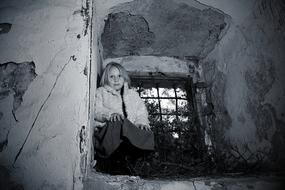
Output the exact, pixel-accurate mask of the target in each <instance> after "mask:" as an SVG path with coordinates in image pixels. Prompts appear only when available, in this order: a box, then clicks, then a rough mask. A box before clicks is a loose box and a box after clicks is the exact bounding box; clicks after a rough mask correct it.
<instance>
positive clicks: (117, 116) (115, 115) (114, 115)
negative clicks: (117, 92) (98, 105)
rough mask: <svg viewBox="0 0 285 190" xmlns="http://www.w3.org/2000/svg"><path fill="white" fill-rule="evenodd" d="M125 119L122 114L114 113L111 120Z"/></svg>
mask: <svg viewBox="0 0 285 190" xmlns="http://www.w3.org/2000/svg"><path fill="white" fill-rule="evenodd" d="M123 119H124V117H123V116H122V115H121V114H118V113H112V115H111V117H110V121H111V122H115V121H122V120H123Z"/></svg>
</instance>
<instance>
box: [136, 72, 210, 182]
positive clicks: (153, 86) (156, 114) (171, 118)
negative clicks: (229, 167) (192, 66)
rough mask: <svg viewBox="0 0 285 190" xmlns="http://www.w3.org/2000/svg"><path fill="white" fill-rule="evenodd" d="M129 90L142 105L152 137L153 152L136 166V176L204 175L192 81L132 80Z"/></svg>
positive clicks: (199, 127)
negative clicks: (142, 102)
mask: <svg viewBox="0 0 285 190" xmlns="http://www.w3.org/2000/svg"><path fill="white" fill-rule="evenodd" d="M132 86H134V87H136V89H137V91H138V93H139V94H140V96H141V98H142V99H143V100H144V101H145V104H146V106H147V109H148V112H149V120H150V125H151V129H152V131H153V132H154V135H155V152H154V153H153V154H152V155H151V156H150V157H148V158H147V159H146V160H145V162H146V163H144V162H143V161H142V162H141V163H138V164H137V168H135V170H136V173H137V174H142V175H146V176H149V177H155V176H158V177H170V176H183V175H193V174H194V175H196V176H197V175H199V172H201V174H202V173H203V174H204V173H205V169H206V168H201V163H203V162H206V160H205V158H206V156H205V155H206V154H207V153H206V152H205V150H206V149H205V146H204V140H203V139H204V138H203V136H202V134H203V133H202V130H201V126H200V124H199V122H198V117H197V112H196V108H195V100H194V98H193V93H194V89H193V85H192V80H191V78H143V77H132ZM146 165H148V166H149V167H148V169H147V170H146ZM197 170H198V171H197ZM193 171H195V173H193ZM146 172H147V173H146Z"/></svg>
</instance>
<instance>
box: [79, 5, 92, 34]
mask: <svg viewBox="0 0 285 190" xmlns="http://www.w3.org/2000/svg"><path fill="white" fill-rule="evenodd" d="M89 12H90V0H82V7H81V10H80V13H81V16H82V17H83V21H84V23H85V24H84V31H83V34H84V36H86V34H87V32H88V28H89V25H90V22H91V18H90V13H89Z"/></svg>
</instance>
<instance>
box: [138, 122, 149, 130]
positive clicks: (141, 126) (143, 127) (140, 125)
mask: <svg viewBox="0 0 285 190" xmlns="http://www.w3.org/2000/svg"><path fill="white" fill-rule="evenodd" d="M138 128H140V129H142V130H146V131H150V128H149V126H147V125H142V124H139V125H138Z"/></svg>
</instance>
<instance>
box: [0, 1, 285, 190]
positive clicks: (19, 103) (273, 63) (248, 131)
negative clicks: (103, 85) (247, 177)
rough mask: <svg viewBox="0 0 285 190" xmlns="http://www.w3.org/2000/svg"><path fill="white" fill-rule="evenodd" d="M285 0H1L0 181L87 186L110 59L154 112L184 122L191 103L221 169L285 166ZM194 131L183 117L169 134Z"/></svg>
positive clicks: (7, 184) (159, 117) (20, 184)
mask: <svg viewBox="0 0 285 190" xmlns="http://www.w3.org/2000/svg"><path fill="white" fill-rule="evenodd" d="M284 7H285V5H284V2H283V1H279V0H272V1H266V0H257V1H254V0H248V1H234V0H227V1H226V0H220V1H210V0H68V1H67V0H58V1H54V0H50V1H46V0H38V1H33V0H22V1H16V0H1V2H0V178H1V183H0V185H1V186H0V188H1V189H2V187H3V189H5V188H6V189H12V188H19V189H22V188H24V189H83V183H84V179H85V177H86V176H88V175H90V173H88V171H90V170H91V167H92V166H91V165H92V163H93V150H92V132H93V127H94V120H93V117H94V115H93V113H94V98H95V96H94V94H95V92H96V88H97V87H98V86H97V83H98V80H97V79H99V77H100V75H101V72H102V70H103V68H104V66H105V65H106V64H107V63H108V62H110V61H116V62H119V63H121V64H122V65H123V66H124V67H125V68H126V69H127V70H128V71H129V72H130V74H131V77H132V79H133V81H134V83H133V85H134V86H135V87H137V88H138V90H139V91H140V92H141V96H142V97H143V98H144V99H145V100H149V101H152V102H155V104H154V108H155V109H154V110H155V112H153V113H154V114H153V115H152V118H153V120H154V121H159V122H161V121H162V122H164V121H170V120H171V119H170V118H172V119H173V118H174V119H177V118H178V119H180V120H181V121H182V122H184V121H186V120H187V118H186V119H185V118H183V114H184V112H181V110H182V108H183V106H182V105H186V104H187V105H188V103H189V105H190V104H191V106H190V107H191V108H193V110H194V111H193V112H191V113H192V116H193V118H195V122H197V123H199V128H198V129H199V131H200V133H201V137H202V140H203V144H205V145H207V147H209V149H207V154H210V155H215V156H216V157H215V159H216V162H215V163H216V164H217V165H219V168H222V167H224V168H226V169H227V170H229V171H232V172H236V171H246V168H249V170H255V169H263V170H264V171H278V170H284V159H285V150H284V147H285V145H284V142H285V141H284V139H285V131H284V129H285V124H284V122H285V115H284V114H285V109H284V108H285V98H284V96H285V88H284V85H283V83H284V81H285V78H284V77H285V73H284V72H285V69H284V61H285V55H284V49H285V43H284V41H285V40H284V38H285V36H284V34H285V32H284V23H285V20H284V14H285V8H284ZM182 84H183V87H182V86H181V85H182ZM179 85H180V86H179ZM150 89H154V90H153V91H151V92H150V91H149V90H150ZM157 89H158V90H157ZM163 89H169V91H170V90H173V93H170V92H168V90H167V91H161V90H163ZM181 89H182V90H181ZM146 92H147V93H153V94H155V95H154V96H152V95H151V94H147V93H146ZM165 102H168V103H165ZM168 105H173V106H172V107H169V106H168ZM167 106H168V107H167ZM167 110H171V112H168V111H167ZM187 111H189V110H186V112H187ZM186 112H185V113H186ZM187 113H188V112H187ZM187 117H188V116H187ZM188 119H189V118H188ZM171 126H173V125H171ZM171 130H172V129H171ZM183 134H184V131H183V130H182V129H181V128H178V127H176V128H175V130H173V131H172V134H170V136H171V137H169V138H170V139H172V140H173V141H175V142H178V144H179V143H180V142H179V141H178V139H180V138H178V137H182V136H183ZM164 148H165V149H166V148H167V147H164ZM186 148H187V147H186ZM191 150H192V149H191ZM217 155H223V156H220V157H218V156H217ZM187 158H188V157H186V158H185V157H181V159H187ZM218 158H219V159H218ZM228 166H230V167H228ZM91 174H92V175H94V176H93V177H94V178H95V181H96V184H97V185H100V184H103V183H105V181H104V180H106V178H104V176H103V175H101V174H98V173H95V174H94V173H91ZM120 180H121V181H122V183H124V179H123V178H122V179H120ZM110 183H111V182H110ZM189 183H191V182H189ZM185 184H188V182H187V183H186V182H185ZM185 184H184V185H185ZM191 184H192V183H191ZM184 185H182V186H179V187H181V188H183V187H184V188H185V187H186V186H187V185H186V186H184ZM196 185H197V184H196ZM162 186H163V185H161V187H159V186H155V185H153V186H151V187H155V188H154V189H159V188H162ZM197 186H198V185H197ZM98 187H99V186H98ZM102 187H103V186H102ZM116 187H117V186H116ZM171 187H172V188H173V187H174V188H175V187H176V186H171ZM171 187H169V188H171ZM187 187H188V186H187ZM129 188H130V187H129ZM166 189H167V188H166Z"/></svg>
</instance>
